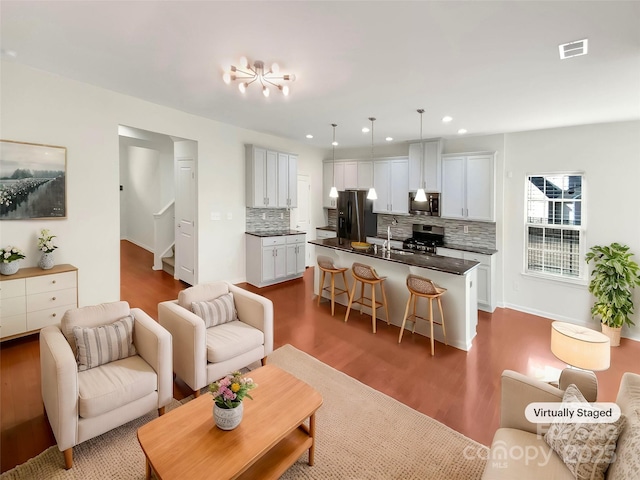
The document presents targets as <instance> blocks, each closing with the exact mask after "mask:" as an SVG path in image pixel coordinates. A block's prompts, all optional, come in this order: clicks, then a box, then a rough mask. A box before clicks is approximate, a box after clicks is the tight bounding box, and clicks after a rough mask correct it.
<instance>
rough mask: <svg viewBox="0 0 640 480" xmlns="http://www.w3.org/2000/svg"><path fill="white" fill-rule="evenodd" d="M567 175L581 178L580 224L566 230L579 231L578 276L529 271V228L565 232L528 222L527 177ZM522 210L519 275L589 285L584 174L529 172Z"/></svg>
mask: <svg viewBox="0 0 640 480" xmlns="http://www.w3.org/2000/svg"><path fill="white" fill-rule="evenodd" d="M568 175H580V176H581V177H582V199H581V203H582V212H581V222H580V225H579V226H572V228H567V230H578V231H580V274H579V275H578V276H577V277H566V276H562V275H556V274H553V273H545V272H539V271H534V270H529V265H528V258H529V250H528V247H529V232H528V228H529V226H533V227H536V226H539V227H543V228H547V227H548V228H558V227H560V229H562V230H565V228H562V227H563V226H562V225H558V226H554V225H549V224H539V225H538V224H533V223H529V222H528V216H527V212H528V205H529V198H528V195H527V192H528V182H529V177H531V176H538V177H547V176H568ZM523 196H524V204H523V205H524V208H523V212H522V214H523V220H522V221H523V224H522V225H523V229H524V231H523V232H524V234H523V246H522V253H523V257H522V272H521V274H522V275H524V276H527V277H532V278H538V279H540V280H551V281H553V282H558V283H565V284H572V285H576V286H583V285H588V283H589V277H588V275H589V268H588V265H587V262H586V260H585V255H586V254H587V215H586V212H587V178H586V174H585V172H582V171H563V172H529V173H525V176H524V192H523Z"/></svg>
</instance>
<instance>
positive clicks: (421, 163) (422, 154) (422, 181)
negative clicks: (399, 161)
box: [418, 108, 425, 189]
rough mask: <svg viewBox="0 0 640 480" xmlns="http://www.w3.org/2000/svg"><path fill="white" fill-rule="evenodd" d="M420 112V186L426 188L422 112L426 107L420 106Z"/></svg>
mask: <svg viewBox="0 0 640 480" xmlns="http://www.w3.org/2000/svg"><path fill="white" fill-rule="evenodd" d="M418 113H419V114H420V188H422V189H424V188H425V184H424V142H423V141H422V114H423V113H424V109H423V108H419V109H418Z"/></svg>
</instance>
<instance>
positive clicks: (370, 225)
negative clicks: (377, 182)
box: [338, 190, 378, 242]
mask: <svg viewBox="0 0 640 480" xmlns="http://www.w3.org/2000/svg"><path fill="white" fill-rule="evenodd" d="M377 222H378V219H377V215H376V214H375V213H373V201H372V200H367V192H366V191H365V190H346V191H344V192H338V239H340V241H342V240H349V241H352V242H365V241H366V239H367V236H369V237H375V236H376V233H377V228H378V225H377Z"/></svg>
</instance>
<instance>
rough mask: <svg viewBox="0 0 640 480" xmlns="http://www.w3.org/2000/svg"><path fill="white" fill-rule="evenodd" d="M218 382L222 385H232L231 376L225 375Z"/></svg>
mask: <svg viewBox="0 0 640 480" xmlns="http://www.w3.org/2000/svg"><path fill="white" fill-rule="evenodd" d="M218 383H219V384H220V386H221V387H228V386H229V385H231V379H230V378H229V377H224V378H223V379H222V380H220V381H219V382H218Z"/></svg>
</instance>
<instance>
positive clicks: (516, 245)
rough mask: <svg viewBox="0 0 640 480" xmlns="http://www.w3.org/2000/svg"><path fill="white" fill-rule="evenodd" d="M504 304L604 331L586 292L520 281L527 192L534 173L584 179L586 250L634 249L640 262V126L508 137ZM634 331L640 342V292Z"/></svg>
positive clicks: (623, 124)
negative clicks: (614, 245)
mask: <svg viewBox="0 0 640 480" xmlns="http://www.w3.org/2000/svg"><path fill="white" fill-rule="evenodd" d="M505 152H506V153H505V172H506V174H507V175H506V178H505V179H504V183H505V187H504V198H505V201H504V222H505V230H504V231H505V235H504V236H505V241H504V257H503V258H504V296H505V303H506V305H507V306H510V307H513V308H516V309H518V310H523V311H527V312H531V313H535V314H538V315H541V316H544V317H548V318H552V319H558V320H565V321H569V322H572V323H578V324H583V325H588V326H590V327H592V328H599V326H598V324H597V322H596V321H595V320H591V315H590V308H591V304H592V297H591V295H590V294H589V292H588V290H587V287H586V286H584V285H568V284H566V283H561V282H554V281H549V280H540V279H537V278H533V277H530V276H525V275H522V271H523V265H524V227H523V222H524V218H525V215H524V198H525V197H524V195H525V192H524V188H525V178H526V175H527V174H531V173H546V172H562V171H582V172H584V174H585V182H586V185H585V187H586V188H585V202H586V206H585V207H586V213H587V215H586V229H587V231H586V242H587V248H589V247H591V246H593V245H603V244H609V243H611V242H619V243H624V244H627V245H629V247H630V248H631V252H633V253H634V254H635V259H636V261H640V213H639V212H640V208H639V207H640V201H639V200H638V198H639V197H638V185H639V184H640V122H637V121H636V122H620V123H608V124H598V125H586V126H576V127H568V128H556V129H549V130H539V131H533V132H522V133H513V134H507V135H505ZM634 300H635V305H636V309H635V310H636V313H635V315H634V316H633V320H634V322H635V323H636V326H635V327H633V328H631V329H627V328H624V329H623V331H622V334H623V336H626V337H629V338H635V339H640V313H639V311H640V289H638V288H636V289H635V295H634Z"/></svg>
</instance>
